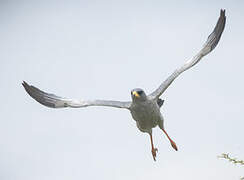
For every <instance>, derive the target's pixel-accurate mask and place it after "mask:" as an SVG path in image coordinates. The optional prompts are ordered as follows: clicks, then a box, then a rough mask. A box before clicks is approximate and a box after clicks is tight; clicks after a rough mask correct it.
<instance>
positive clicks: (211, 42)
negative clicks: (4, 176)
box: [22, 10, 226, 160]
mask: <svg viewBox="0 0 244 180" xmlns="http://www.w3.org/2000/svg"><path fill="white" fill-rule="evenodd" d="M225 22H226V17H225V10H221V11H220V17H219V19H218V22H217V24H216V26H215V28H214V30H213V32H212V33H211V34H210V35H209V36H208V39H207V41H206V43H205V44H204V46H203V47H202V49H201V50H200V51H199V53H197V54H196V55H195V56H194V57H193V58H192V59H190V60H188V61H187V62H186V63H185V64H184V65H183V66H181V67H180V68H178V69H176V70H175V71H174V72H173V73H172V74H171V75H170V76H169V77H168V78H167V79H166V80H165V81H164V82H163V83H162V84H161V85H160V86H159V87H158V88H157V89H156V90H155V91H153V92H152V93H151V94H149V95H148V96H147V95H146V93H145V92H144V91H143V90H142V89H140V88H136V89H133V90H132V91H131V98H132V101H128V102H121V101H108V100H91V101H89V100H88V101H85V100H74V99H68V98H62V97H59V96H56V95H54V94H49V93H46V92H44V91H42V90H40V89H38V88H36V87H34V86H31V85H29V84H28V83H26V82H25V81H24V82H23V83H22V85H23V86H24V88H25V90H26V92H27V93H28V94H29V95H30V96H31V97H32V98H34V99H35V100H36V101H38V102H39V103H41V104H42V105H44V106H47V107H51V108H64V107H71V108H81V107H87V106H110V107H116V108H125V109H128V110H129V111H130V112H131V115H132V117H133V119H134V120H135V121H136V125H137V127H138V128H139V129H140V130H141V131H142V132H147V133H149V135H150V138H151V145H152V155H153V159H154V160H155V157H156V152H157V149H156V148H154V146H153V140H152V128H154V127H156V126H159V128H160V129H162V130H163V132H164V133H165V134H166V136H167V137H168V139H169V140H170V143H171V145H172V147H173V148H174V149H175V150H178V148H177V146H176V144H175V142H174V141H173V140H172V139H171V138H170V137H169V136H168V134H167V132H166V131H165V128H164V119H163V116H162V114H161V113H160V107H161V106H162V105H163V103H164V100H162V99H160V98H159V97H160V96H161V95H162V94H163V93H164V91H165V90H166V89H167V88H168V87H169V85H170V84H171V83H172V82H173V81H174V79H175V78H177V77H178V76H179V75H180V74H181V73H182V72H184V71H186V70H187V69H189V68H191V67H192V66H194V65H195V64H197V63H198V62H199V61H200V60H201V59H202V57H204V56H205V55H207V54H208V53H210V52H211V51H212V50H213V49H214V48H215V47H216V46H217V44H218V42H219V40H220V38H221V35H222V32H223V30H224V27H225Z"/></svg>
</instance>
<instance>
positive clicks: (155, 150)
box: [152, 148, 158, 161]
mask: <svg viewBox="0 0 244 180" xmlns="http://www.w3.org/2000/svg"><path fill="white" fill-rule="evenodd" d="M157 152H158V149H157V148H154V149H152V156H153V160H154V161H156V156H157Z"/></svg>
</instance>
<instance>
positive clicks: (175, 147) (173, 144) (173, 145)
mask: <svg viewBox="0 0 244 180" xmlns="http://www.w3.org/2000/svg"><path fill="white" fill-rule="evenodd" d="M171 146H172V147H173V148H174V149H175V150H176V151H178V148H177V146H176V144H175V142H174V141H171Z"/></svg>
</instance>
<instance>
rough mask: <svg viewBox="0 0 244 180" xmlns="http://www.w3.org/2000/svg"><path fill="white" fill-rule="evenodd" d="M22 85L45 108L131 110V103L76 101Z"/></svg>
mask: <svg viewBox="0 0 244 180" xmlns="http://www.w3.org/2000/svg"><path fill="white" fill-rule="evenodd" d="M22 85H23V86H24V88H25V90H26V92H27V93H28V94H29V95H30V96H31V97H32V98H33V99H35V100H36V101H37V102H39V103H41V104H42V105H44V106H47V107H51V108H64V107H72V108H81V107H87V106H110V107H116V108H126V109H129V107H130V104H131V102H121V101H108V100H93V101H83V100H74V99H67V98H62V97H60V96H56V95H55V94H49V93H46V92H44V91H42V90H40V89H38V88H36V87H34V86H30V85H29V84H28V83H26V82H25V81H23V83H22Z"/></svg>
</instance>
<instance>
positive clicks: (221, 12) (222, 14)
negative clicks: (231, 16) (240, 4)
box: [220, 9, 225, 17]
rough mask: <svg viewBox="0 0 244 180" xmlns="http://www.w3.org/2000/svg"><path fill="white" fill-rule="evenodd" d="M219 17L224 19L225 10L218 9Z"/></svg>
mask: <svg viewBox="0 0 244 180" xmlns="http://www.w3.org/2000/svg"><path fill="white" fill-rule="evenodd" d="M220 16H223V17H225V9H220Z"/></svg>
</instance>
